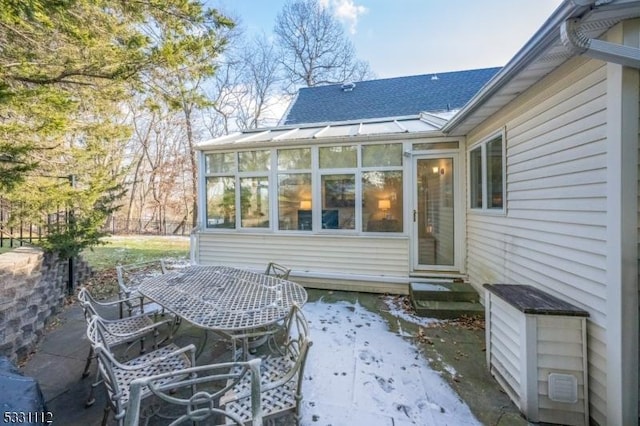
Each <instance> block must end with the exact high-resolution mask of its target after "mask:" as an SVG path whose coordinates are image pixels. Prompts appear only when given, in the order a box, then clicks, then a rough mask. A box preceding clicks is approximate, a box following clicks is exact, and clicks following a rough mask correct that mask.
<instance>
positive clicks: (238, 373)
mask: <svg viewBox="0 0 640 426" xmlns="http://www.w3.org/2000/svg"><path fill="white" fill-rule="evenodd" d="M260 363H261V360H260V359H259V358H257V359H252V360H250V361H248V362H229V363H223V364H210V365H202V366H198V367H191V368H187V369H182V370H179V371H175V372H170V373H164V374H158V375H155V376H149V377H145V378H140V379H135V380H133V381H132V382H131V385H130V399H129V408H128V410H127V413H126V416H125V420H124V424H125V426H138V424H139V422H140V412H141V405H142V404H141V401H142V399H143V398H144V397H146V396H147V395H148V394H149V393H151V394H152V395H153V396H155V397H157V398H156V401H158V400H160V401H163V402H164V403H165V405H168V407H167V406H162V407H161V409H162V411H163V415H165V414H168V415H169V416H170V417H171V418H172V419H175V420H174V421H173V422H171V423H170V425H179V424H183V423H186V422H200V421H204V423H203V424H207V425H212V424H216V425H218V424H235V425H244V424H245V423H244V422H243V420H242V419H241V418H240V417H239V416H238V415H236V414H234V413H231V412H226V411H225V410H224V409H222V408H220V400H221V398H222V397H223V396H224V395H225V393H227V392H229V391H230V390H231V389H232V388H233V387H234V386H235V385H236V384H237V383H238V382H240V381H242V380H244V379H246V378H248V379H249V380H250V381H251V401H252V403H251V414H252V418H251V422H252V423H251V424H252V425H253V426H262V408H261V403H260V392H261V384H260ZM176 374H179V375H184V376H185V377H186V379H184V380H181V381H179V382H173V383H163V382H164V380H163V379H165V378H167V377H171V376H175V375H176ZM230 422H231V423H230ZM198 424H200V423H198Z"/></svg>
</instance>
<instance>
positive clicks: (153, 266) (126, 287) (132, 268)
mask: <svg viewBox="0 0 640 426" xmlns="http://www.w3.org/2000/svg"><path fill="white" fill-rule="evenodd" d="M116 273H117V275H118V286H120V291H121V292H123V293H125V294H126V295H127V296H128V295H129V293H131V291H132V290H134V289H135V288H136V287H138V285H140V283H141V282H142V280H144V279H145V278H149V277H155V276H156V275H161V274H166V273H167V268H166V266H165V264H164V261H163V260H152V261H149V262H140V263H132V264H128V265H118V266H116Z"/></svg>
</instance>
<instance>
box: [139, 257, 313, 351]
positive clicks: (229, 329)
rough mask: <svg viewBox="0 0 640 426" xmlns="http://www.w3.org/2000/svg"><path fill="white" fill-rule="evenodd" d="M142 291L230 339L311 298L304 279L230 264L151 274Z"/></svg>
mask: <svg viewBox="0 0 640 426" xmlns="http://www.w3.org/2000/svg"><path fill="white" fill-rule="evenodd" d="M138 291H139V292H140V293H141V294H142V295H143V296H145V297H147V298H149V299H151V300H153V301H154V302H156V303H157V304H159V305H161V306H162V307H164V308H165V309H167V310H169V311H171V312H173V313H174V314H175V315H177V316H179V317H180V318H182V319H184V320H185V321H188V322H189V323H191V324H193V325H195V326H197V327H201V328H203V329H205V330H211V331H214V332H217V333H221V334H223V335H225V336H226V337H228V338H230V339H233V337H234V335H238V334H243V333H247V332H251V331H253V330H259V329H261V328H264V327H266V326H269V325H271V324H274V323H276V322H278V321H280V320H282V319H284V318H285V317H286V316H287V314H288V313H289V311H290V310H291V307H292V306H293V304H294V303H296V304H298V305H299V306H302V305H304V303H306V301H307V292H306V290H305V289H304V288H303V287H302V286H301V285H300V284H297V283H294V282H292V281H288V280H283V279H281V278H277V277H273V276H270V275H265V274H260V273H256V272H251V271H247V270H243V269H238V268H231V267H228V266H190V267H187V268H184V269H180V270H176V271H172V272H169V273H166V274H163V275H158V276H155V277H151V278H148V279H146V280H144V281H143V282H142V283H141V284H140V286H139V287H138ZM245 356H246V354H245Z"/></svg>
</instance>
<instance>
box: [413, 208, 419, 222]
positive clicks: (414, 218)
mask: <svg viewBox="0 0 640 426" xmlns="http://www.w3.org/2000/svg"><path fill="white" fill-rule="evenodd" d="M417 215H418V212H417V211H416V210H415V209H414V210H413V221H414V222H415V221H416V217H417Z"/></svg>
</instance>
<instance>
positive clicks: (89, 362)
mask: <svg viewBox="0 0 640 426" xmlns="http://www.w3.org/2000/svg"><path fill="white" fill-rule="evenodd" d="M93 358H94V353H93V346H91V345H89V355H87V362H86V363H85V365H84V371H83V372H82V378H83V379H84V378H85V377H87V376H88V375H89V367H91V360H92V359H93Z"/></svg>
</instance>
